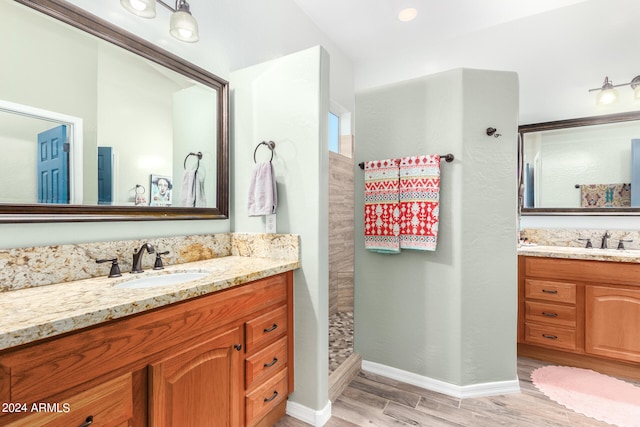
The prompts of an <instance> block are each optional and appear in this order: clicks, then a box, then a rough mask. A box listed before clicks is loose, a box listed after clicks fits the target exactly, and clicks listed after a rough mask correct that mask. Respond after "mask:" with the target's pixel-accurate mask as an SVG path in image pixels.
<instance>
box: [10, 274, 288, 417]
mask: <svg viewBox="0 0 640 427" xmlns="http://www.w3.org/2000/svg"><path fill="white" fill-rule="evenodd" d="M292 326H293V273H292V272H287V273H283V274H280V275H277V276H272V277H268V278H265V279H261V280H258V281H255V282H252V283H248V284H245V285H240V286H237V287H234V288H231V289H228V290H224V291H219V292H216V293H213V294H210V295H206V296H202V297H199V298H194V299H191V300H188V301H185V302H180V303H176V304H172V305H169V306H165V307H161V308H158V309H154V310H150V311H147V312H144V313H141V314H138V315H133V316H129V317H125V318H122V319H118V320H114V321H110V322H106V323H102V324H100V325H97V326H95V327H90V328H85V329H82V330H79V331H76V332H72V333H69V334H66V335H64V336H60V337H54V338H51V339H47V340H41V341H38V342H35V343H32V344H27V345H24V346H21V347H18V348H14V349H8V350H4V351H2V352H0V402H7V403H8V402H12V403H14V404H20V403H24V404H25V405H26V407H25V408H26V410H25V411H23V412H21V413H9V412H6V411H5V412H0V426H12V427H18V426H20V427H22V426H25V427H26V426H29V427H31V426H35V425H37V426H48V427H58V426H59V427H70V426H71V427H75V426H82V425H85V424H86V423H87V422H88V421H89V420H90V421H91V423H90V424H86V425H91V426H104V427H125V426H130V427H141V426H147V425H148V426H151V427H169V426H173V427H178V426H187V425H188V426H192V427H217V426H230V427H239V426H260V427H262V426H267V425H269V426H271V425H273V423H274V422H275V421H276V420H277V419H279V418H280V417H281V416H283V415H284V412H285V405H286V398H287V396H288V395H289V394H290V393H291V392H292V391H293V366H292V363H290V361H291V360H293V328H292ZM248 331H250V332H248ZM34 403H35V404H39V403H41V404H50V406H49V407H48V408H45V407H43V408H44V409H43V411H42V412H34V411H33V410H32V409H31V408H32V405H33V404H34ZM55 404H58V405H59V406H57V407H56V406H55ZM36 408H37V406H36ZM56 408H59V410H56ZM14 412H15V411H14Z"/></svg>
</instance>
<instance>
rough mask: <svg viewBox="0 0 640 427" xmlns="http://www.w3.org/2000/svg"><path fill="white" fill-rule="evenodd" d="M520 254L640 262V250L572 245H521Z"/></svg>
mask: <svg viewBox="0 0 640 427" xmlns="http://www.w3.org/2000/svg"><path fill="white" fill-rule="evenodd" d="M518 255H524V256H536V257H548V258H566V259H583V260H591V261H611V262H633V263H640V250H618V249H599V248H576V247H570V246H544V245H521V246H519V247H518Z"/></svg>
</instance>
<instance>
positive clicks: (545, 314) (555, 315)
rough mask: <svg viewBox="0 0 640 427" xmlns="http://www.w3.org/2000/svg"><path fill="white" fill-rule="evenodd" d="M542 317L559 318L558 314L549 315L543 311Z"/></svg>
mask: <svg viewBox="0 0 640 427" xmlns="http://www.w3.org/2000/svg"><path fill="white" fill-rule="evenodd" d="M542 315H543V316H547V317H558V313H547V312H546V311H543V312H542Z"/></svg>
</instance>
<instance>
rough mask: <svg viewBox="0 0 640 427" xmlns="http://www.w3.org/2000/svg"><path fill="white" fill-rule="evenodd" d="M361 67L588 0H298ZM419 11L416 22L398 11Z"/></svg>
mask: <svg viewBox="0 0 640 427" xmlns="http://www.w3.org/2000/svg"><path fill="white" fill-rule="evenodd" d="M294 1H295V2H296V3H297V4H298V6H300V8H301V9H302V10H303V11H304V12H305V13H306V14H307V15H308V16H309V17H310V18H311V19H312V20H313V21H314V22H315V24H316V25H317V26H318V27H319V28H320V30H322V31H323V32H324V33H325V34H326V35H327V36H328V37H329V38H330V39H331V40H332V41H333V42H334V43H335V44H336V46H337V47H338V48H340V49H341V50H342V51H343V52H344V53H345V54H346V55H347V56H348V57H349V58H350V59H351V60H352V61H353V63H354V65H355V66H356V67H358V66H359V65H360V64H362V63H371V62H375V60H376V59H381V58H384V59H385V60H386V61H388V60H390V59H393V58H397V57H398V55H399V54H402V55H410V54H412V53H416V54H418V53H419V52H420V51H421V50H422V49H424V47H425V46H429V45H435V44H438V43H442V42H446V41H448V40H451V39H455V38H459V37H463V36H467V35H469V34H470V33H473V32H476V31H480V30H484V29H487V28H490V27H494V26H497V25H500V24H504V23H507V22H511V21H514V20H517V19H521V18H525V17H528V16H531V15H536V14H539V13H543V12H548V11H551V10H553V9H559V8H563V7H566V6H570V5H573V4H576V3H581V2H583V1H586V0H446V1H442V0H373V1H372V0H322V1H317V0H294ZM407 7H413V8H415V9H417V11H418V15H417V17H416V18H415V19H414V20H413V21H411V22H401V21H400V20H399V19H398V18H397V15H398V12H399V11H400V10H402V9H404V8H407Z"/></svg>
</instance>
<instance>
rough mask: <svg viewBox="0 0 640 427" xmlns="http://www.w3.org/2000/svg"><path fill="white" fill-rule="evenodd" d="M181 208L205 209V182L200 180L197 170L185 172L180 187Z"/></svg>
mask: <svg viewBox="0 0 640 427" xmlns="http://www.w3.org/2000/svg"><path fill="white" fill-rule="evenodd" d="M180 206H184V207H191V208H192V207H198V208H199V207H205V206H207V201H206V199H205V195H204V181H202V180H201V179H200V176H199V174H198V170H197V169H190V170H185V171H184V172H183V174H182V186H181V187H180Z"/></svg>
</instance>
